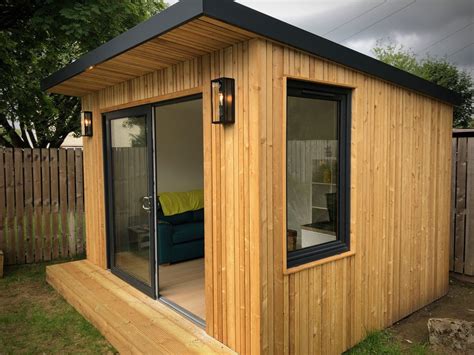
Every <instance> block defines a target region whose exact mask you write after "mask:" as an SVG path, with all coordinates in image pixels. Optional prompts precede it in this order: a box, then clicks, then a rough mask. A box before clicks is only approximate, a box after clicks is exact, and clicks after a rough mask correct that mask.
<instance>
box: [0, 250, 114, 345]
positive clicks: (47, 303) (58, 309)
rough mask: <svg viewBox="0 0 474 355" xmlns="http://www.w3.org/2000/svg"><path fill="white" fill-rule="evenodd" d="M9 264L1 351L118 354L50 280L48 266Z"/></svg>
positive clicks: (0, 308) (0, 320)
mask: <svg viewBox="0 0 474 355" xmlns="http://www.w3.org/2000/svg"><path fill="white" fill-rule="evenodd" d="M68 261H72V260H71V259H68V260H59V261H55V262H51V263H41V264H32V265H21V266H13V267H7V268H6V270H5V276H4V278H3V279H0V334H1V336H0V349H1V350H0V352H1V353H2V354H17V353H30V354H31V353H36V354H37V353H81V354H98V353H102V354H103V353H115V352H116V351H115V350H114V348H113V347H112V346H111V345H110V344H109V343H108V342H107V340H105V338H104V337H103V336H102V335H101V334H100V333H99V332H98V331H97V329H95V328H94V327H93V326H92V325H91V324H90V323H88V322H87V321H86V320H85V319H84V318H83V317H82V316H81V315H80V314H79V313H77V312H76V311H75V310H74V308H72V307H71V306H70V305H69V304H68V303H67V302H66V301H65V300H64V299H63V298H62V297H61V296H60V295H59V294H57V293H56V292H55V291H54V289H53V288H52V287H50V286H49V285H48V284H47V283H46V281H45V277H46V266H48V265H52V264H56V263H61V262H68Z"/></svg>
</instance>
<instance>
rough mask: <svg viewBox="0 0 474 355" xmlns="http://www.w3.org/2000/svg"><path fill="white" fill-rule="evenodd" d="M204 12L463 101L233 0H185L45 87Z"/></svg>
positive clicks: (443, 97)
mask: <svg viewBox="0 0 474 355" xmlns="http://www.w3.org/2000/svg"><path fill="white" fill-rule="evenodd" d="M203 16H205V17H207V18H211V19H215V20H218V21H221V22H223V23H226V24H229V25H232V26H235V27H238V28H241V29H243V30H246V31H248V32H251V33H254V34H256V35H257V36H260V37H265V38H268V39H270V40H273V41H276V42H279V43H282V44H284V45H287V46H290V47H294V48H296V49H299V50H302V51H304V52H307V53H310V54H313V55H315V56H318V57H321V58H324V59H327V60H329V61H332V62H335V63H338V64H341V65H344V66H347V67H349V68H353V69H355V70H358V71H360V72H363V73H365V74H369V75H372V76H375V77H379V78H381V79H383V80H386V81H389V82H392V83H394V84H396V85H399V86H402V87H405V88H408V89H411V90H414V91H417V92H419V93H422V94H425V95H428V96H431V97H433V98H436V99H439V100H441V101H445V102H448V103H450V104H453V105H458V104H460V103H461V102H462V100H461V97H460V96H459V95H458V94H457V93H455V92H454V91H451V90H448V89H446V88H444V87H441V86H439V85H436V84H434V83H432V82H430V81H427V80H425V79H422V78H420V77H418V76H415V75H413V74H410V73H408V72H406V71H403V70H400V69H398V68H395V67H393V66H391V65H388V64H385V63H383V62H381V61H379V60H377V59H374V58H372V57H369V56H367V55H365V54H362V53H359V52H357V51H354V50H352V49H349V48H347V47H344V46H342V45H340V44H337V43H335V42H332V41H330V40H328V39H325V38H323V37H320V36H318V35H315V34H313V33H310V32H308V31H305V30H302V29H300V28H298V27H295V26H293V25H290V24H288V23H285V22H283V21H280V20H278V19H275V18H273V17H271V16H268V15H265V14H263V13H261V12H258V11H256V10H253V9H251V8H249V7H246V6H244V5H242V4H239V3H236V2H234V1H232V0H181V1H180V2H178V3H176V4H175V5H173V6H170V7H169V8H167V9H166V10H164V11H162V12H160V13H158V14H156V15H154V16H153V17H151V18H150V19H148V20H147V21H144V22H142V23H140V24H138V25H137V26H135V27H133V28H132V29H130V30H128V31H126V32H124V33H122V34H121V35H119V36H117V37H115V38H114V39H112V40H110V41H109V42H107V43H105V44H103V45H101V46H100V47H98V48H96V49H94V50H92V51H91V52H89V53H86V54H84V55H83V56H81V57H80V58H79V59H77V60H76V61H75V62H73V63H71V64H69V65H67V66H65V67H64V68H62V69H60V70H58V71H57V72H55V73H53V74H51V75H50V76H49V77H47V78H45V79H43V80H42V81H41V89H42V90H49V89H51V88H53V87H54V86H56V85H58V84H61V83H63V82H64V81H66V80H68V79H70V78H72V77H74V76H76V75H79V74H81V73H83V72H86V71H87V70H88V69H90V68H91V67H94V66H96V65H98V64H100V63H104V62H106V61H107V60H109V59H112V58H114V57H116V56H118V55H120V54H122V53H125V52H127V51H128V50H130V49H132V48H135V47H137V46H139V45H141V44H143V43H145V42H147V41H150V40H152V39H154V38H156V37H158V36H161V35H163V34H165V33H167V32H170V31H172V30H173V29H175V28H178V27H180V26H182V25H185V24H186V23H188V22H190V21H192V20H194V19H198V18H200V17H203Z"/></svg>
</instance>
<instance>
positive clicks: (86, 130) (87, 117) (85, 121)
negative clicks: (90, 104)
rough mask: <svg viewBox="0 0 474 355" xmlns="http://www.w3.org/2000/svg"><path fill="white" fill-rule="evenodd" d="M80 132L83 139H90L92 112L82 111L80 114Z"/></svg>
mask: <svg viewBox="0 0 474 355" xmlns="http://www.w3.org/2000/svg"><path fill="white" fill-rule="evenodd" d="M81 116H82V117H81V123H82V124H81V130H82V136H83V137H92V112H91V111H83V112H82V114H81Z"/></svg>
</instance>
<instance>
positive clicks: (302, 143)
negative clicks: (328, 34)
mask: <svg viewBox="0 0 474 355" xmlns="http://www.w3.org/2000/svg"><path fill="white" fill-rule="evenodd" d="M292 83H293V85H292ZM294 83H296V84H294ZM298 83H299V82H293V81H290V82H289V87H288V99H287V145H286V160H287V161H286V163H287V174H286V180H287V241H288V242H287V250H288V253H289V259H288V260H290V259H291V258H290V255H293V256H294V255H296V254H298V252H299V251H302V250H310V251H314V255H313V256H312V257H311V258H313V259H318V258H320V257H323V256H327V255H328V254H331V255H333V254H335V253H338V252H340V251H342V250H347V245H346V244H344V243H342V242H343V239H344V238H341V236H340V235H339V233H338V232H339V231H338V230H339V221H338V218H340V213H339V211H338V208H339V207H340V206H338V201H340V198H339V197H340V196H339V194H340V193H341V186H340V185H341V183H340V177H339V173H340V171H339V168H340V163H341V162H340V161H339V160H340V159H341V156H343V155H341V152H340V151H339V150H340V149H341V148H340V147H341V145H340V143H341V142H340V133H341V127H340V126H341V122H342V121H341V120H342V119H343V118H342V114H344V115H345V112H346V111H345V106H344V105H345V103H346V102H347V101H346V97H347V94H340V93H338V92H334V91H337V89H334V90H328V92H326V91H325V90H324V89H322V90H321V89H320V87H318V89H317V90H315V89H312V88H311V86H310V87H309V90H308V88H307V86H308V85H311V84H307V83H303V84H298ZM299 85H301V86H299ZM343 128H344V129H345V127H343ZM341 234H342V233H341ZM328 246H329V247H331V248H333V249H331V250H328ZM316 247H320V248H319V249H318V248H316ZM311 248H312V249H311ZM324 248H326V249H325V251H324V253H322V254H324V255H322V254H321V252H320V251H321V250H323V249H324ZM305 253H306V252H305ZM318 253H319V254H321V255H319V256H318ZM304 257H305V258H306V259H308V253H306V254H305V256H304ZM293 259H294V258H293Z"/></svg>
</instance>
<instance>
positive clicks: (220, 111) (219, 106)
mask: <svg viewBox="0 0 474 355" xmlns="http://www.w3.org/2000/svg"><path fill="white" fill-rule="evenodd" d="M211 100H212V105H211V107H212V123H220V124H226V123H234V122H235V81H234V79H231V78H219V79H214V80H212V81H211Z"/></svg>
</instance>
